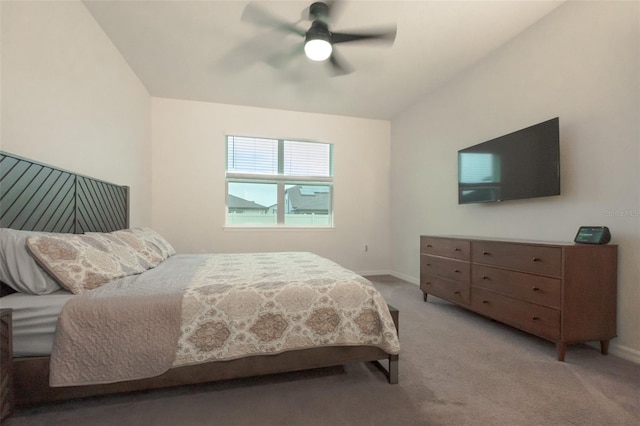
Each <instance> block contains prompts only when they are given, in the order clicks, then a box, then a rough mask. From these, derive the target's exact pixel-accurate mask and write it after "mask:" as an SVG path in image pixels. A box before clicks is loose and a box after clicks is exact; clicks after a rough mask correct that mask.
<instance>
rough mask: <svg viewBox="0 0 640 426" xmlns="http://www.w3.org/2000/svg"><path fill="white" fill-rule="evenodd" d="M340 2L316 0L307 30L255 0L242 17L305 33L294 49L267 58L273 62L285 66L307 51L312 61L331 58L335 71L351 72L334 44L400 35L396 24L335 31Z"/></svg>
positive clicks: (388, 40)
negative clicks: (365, 29) (331, 25)
mask: <svg viewBox="0 0 640 426" xmlns="http://www.w3.org/2000/svg"><path fill="white" fill-rule="evenodd" d="M336 3H339V2H338V0H326V1H317V2H314V3H312V4H311V6H309V8H308V19H309V20H310V21H311V27H310V28H309V29H308V30H306V31H305V30H302V29H300V28H298V27H297V24H298V23H299V22H300V21H298V22H295V23H289V22H287V21H284V20H282V19H280V18H277V17H275V16H273V15H271V14H269V13H268V12H266V11H264V10H263V9H261V8H259V7H258V6H257V5H256V4H255V3H254V2H251V3H249V4H248V5H247V7H246V8H245V10H244V12H243V14H242V20H243V21H247V22H251V23H253V24H255V25H259V26H266V27H271V28H274V29H276V30H280V31H284V32H289V33H294V34H297V35H298V36H301V37H304V42H303V43H302V44H299V45H297V46H296V47H295V49H294V50H293V51H291V52H288V54H284V55H282V54H281V55H276V56H275V57H273V58H272V60H270V61H267V62H268V63H270V64H271V65H273V66H277V67H278V66H281V65H282V64H283V63H285V62H287V61H288V60H289V59H291V58H293V57H295V56H298V55H301V54H303V53H304V55H305V56H306V57H307V58H309V59H310V60H312V61H315V62H328V63H329V64H330V65H331V66H332V69H333V71H334V72H335V74H337V75H343V74H348V73H350V72H351V71H352V69H351V67H350V66H349V65H348V64H347V63H346V61H344V60H343V59H341V58H340V57H339V55H338V54H337V52H336V49H335V48H334V45H335V44H339V43H353V42H361V41H378V42H384V43H387V44H393V42H394V41H395V38H396V27H395V25H394V26H393V28H388V29H386V30H383V31H370V32H349V33H343V32H333V31H331V29H330V28H329V23H330V21H331V20H332V19H333V16H332V15H333V14H335V9H336ZM306 11H307V9H305V10H304V11H303V14H305V15H306Z"/></svg>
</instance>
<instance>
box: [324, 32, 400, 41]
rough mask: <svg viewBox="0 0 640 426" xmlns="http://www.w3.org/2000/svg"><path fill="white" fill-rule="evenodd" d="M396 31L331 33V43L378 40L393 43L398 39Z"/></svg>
mask: <svg viewBox="0 0 640 426" xmlns="http://www.w3.org/2000/svg"><path fill="white" fill-rule="evenodd" d="M396 32H397V31H396V29H395V28H393V29H390V30H387V31H382V32H371V33H331V43H332V44H336V43H348V42H353V41H365V40H376V41H382V42H388V43H393V42H394V41H395V39H396Z"/></svg>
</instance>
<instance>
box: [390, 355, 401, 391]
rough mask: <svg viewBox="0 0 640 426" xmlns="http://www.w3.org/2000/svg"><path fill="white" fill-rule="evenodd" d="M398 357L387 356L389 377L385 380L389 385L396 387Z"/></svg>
mask: <svg viewBox="0 0 640 426" xmlns="http://www.w3.org/2000/svg"><path fill="white" fill-rule="evenodd" d="M398 358H399V357H398V355H390V356H389V375H388V376H387V378H388V379H389V384H391V385H397V384H398V362H399V359H398Z"/></svg>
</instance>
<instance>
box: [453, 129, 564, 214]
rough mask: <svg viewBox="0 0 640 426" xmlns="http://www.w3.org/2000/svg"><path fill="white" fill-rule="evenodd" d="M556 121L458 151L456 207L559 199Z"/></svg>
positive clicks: (558, 133) (558, 146) (558, 145)
mask: <svg viewBox="0 0 640 426" xmlns="http://www.w3.org/2000/svg"><path fill="white" fill-rule="evenodd" d="M559 135H560V132H559V119H558V118H557V117H556V118H553V119H551V120H547V121H544V122H542V123H539V124H536V125H533V126H530V127H527V128H525V129H522V130H518V131H516V132H513V133H509V134H508V135H504V136H500V137H498V138H495V139H491V140H489V141H486V142H483V143H480V144H478V145H474V146H471V147H469V148H465V149H461V150H460V151H458V203H459V204H469V203H487V202H494V201H505V200H518V199H523V198H534V197H546V196H550V195H560V137H559Z"/></svg>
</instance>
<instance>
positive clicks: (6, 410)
mask: <svg viewBox="0 0 640 426" xmlns="http://www.w3.org/2000/svg"><path fill="white" fill-rule="evenodd" d="M12 337H13V329H12V321H11V309H0V423H2V422H3V421H4V420H5V419H6V418H7V417H9V416H10V415H11V413H12V412H13V347H12Z"/></svg>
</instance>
